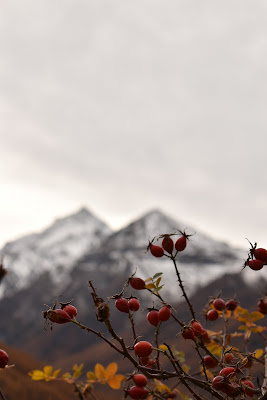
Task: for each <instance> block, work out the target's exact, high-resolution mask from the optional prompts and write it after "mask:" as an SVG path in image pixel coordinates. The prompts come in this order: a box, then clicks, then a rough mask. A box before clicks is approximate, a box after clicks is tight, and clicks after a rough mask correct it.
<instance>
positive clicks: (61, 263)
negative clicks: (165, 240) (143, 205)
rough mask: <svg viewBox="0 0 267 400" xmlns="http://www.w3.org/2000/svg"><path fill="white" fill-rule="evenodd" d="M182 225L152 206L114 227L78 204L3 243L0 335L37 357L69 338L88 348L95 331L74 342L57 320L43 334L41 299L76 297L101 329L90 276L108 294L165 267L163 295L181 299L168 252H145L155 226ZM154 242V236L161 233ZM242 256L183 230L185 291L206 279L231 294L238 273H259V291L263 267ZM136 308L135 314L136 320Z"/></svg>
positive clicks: (142, 295)
mask: <svg viewBox="0 0 267 400" xmlns="http://www.w3.org/2000/svg"><path fill="white" fill-rule="evenodd" d="M185 227H186V225H183V224H182V223H179V222H177V221H175V220H174V219H172V218H171V217H169V216H167V215H166V214H164V213H163V212H161V211H159V210H153V211H150V212H148V213H147V214H145V215H143V216H141V217H140V218H139V219H137V220H136V221H133V222H132V223H130V224H129V225H128V226H126V227H125V228H123V229H121V230H119V231H117V232H115V233H114V232H112V231H111V229H110V228H108V227H107V226H106V225H105V224H104V223H103V222H101V221H99V219H97V218H96V217H94V216H93V215H92V214H91V213H90V212H89V211H87V210H86V209H82V210H80V211H79V212H78V213H76V214H74V215H71V216H69V217H66V218H62V219H59V220H57V221H56V222H55V223H54V224H53V225H52V226H51V227H49V228H47V229H45V230H44V231H43V232H40V233H38V234H33V235H28V236H26V237H24V238H21V239H19V240H16V241H14V242H12V243H9V244H7V245H6V246H5V247H4V248H3V250H2V253H3V254H4V266H5V267H6V268H7V269H8V274H7V277H6V278H4V280H3V287H4V291H3V293H2V299H1V300H0V314H1V315H2V317H3V319H4V320H5V319H6V320H7V319H8V320H9V323H8V324H7V325H6V326H5V329H4V330H1V332H0V340H2V341H5V342H6V343H9V344H11V345H16V346H23V347H24V348H25V349H27V351H29V352H31V353H32V354H34V355H37V356H38V357H41V358H45V357H46V356H47V354H48V353H49V352H50V353H49V354H50V356H54V357H55V354H54V352H53V354H52V353H51V349H55V348H56V347H57V346H58V344H59V343H60V345H62V348H63V347H64V346H68V348H69V346H70V343H73V346H74V349H73V351H75V349H76V347H77V348H79V349H83V348H87V347H88V340H92V341H95V338H89V337H88V336H87V335H85V336H82V338H81V339H80V340H79V343H76V342H73V336H72V335H73V330H72V327H64V338H63V336H62V334H61V330H60V329H59V328H60V327H57V329H55V331H56V332H53V335H50V336H46V337H45V339H44V331H43V320H42V311H44V309H45V306H44V304H49V305H52V303H53V301H54V300H55V298H58V297H59V295H60V294H62V297H60V299H62V301H70V300H71V299H74V300H73V304H74V305H75V306H76V307H77V308H78V310H79V320H81V321H83V323H84V324H85V325H86V324H87V325H88V326H89V325H90V327H91V328H93V329H100V330H101V329H102V328H101V327H99V322H97V321H96V319H95V310H94V307H93V304H92V299H91V298H90V297H91V296H90V291H89V290H88V280H91V281H93V283H94V286H95V287H96V288H97V293H98V295H99V296H101V297H103V298H105V299H107V298H108V297H110V296H112V295H114V294H116V293H120V292H121V290H122V287H123V284H124V283H125V281H126V280H127V279H128V278H129V276H130V275H131V274H133V273H134V272H135V271H136V274H137V276H139V277H142V278H147V277H150V276H152V275H154V274H155V273H156V272H163V276H162V283H163V284H164V286H163V289H162V291H161V295H162V297H163V298H164V300H165V301H168V302H170V303H171V304H174V305H177V303H179V305H178V307H180V306H181V303H180V302H181V300H182V298H181V290H180V288H179V286H178V283H177V277H176V274H175V270H174V266H173V264H172V262H171V260H170V259H169V258H167V257H162V258H160V259H158V258H155V257H153V256H152V255H151V254H150V251H147V252H146V247H147V244H148V241H149V239H150V240H151V239H152V238H154V237H155V236H158V235H160V234H166V233H173V232H178V231H179V230H181V231H184V229H185ZM186 232H187V234H193V233H195V229H193V228H192V227H188V228H186ZM155 243H156V244H160V240H159V241H157V240H156V241H155ZM244 259H246V251H245V250H242V249H237V248H232V247H230V246H229V245H227V244H226V243H224V242H219V241H215V240H214V239H212V238H210V237H209V236H207V235H205V234H203V233H201V232H196V234H194V235H193V236H192V237H190V238H189V241H188V245H187V247H186V249H185V250H184V251H183V252H181V253H180V254H179V256H178V259H177V264H178V268H179V272H180V274H181V278H182V280H183V282H184V286H185V288H186V292H187V294H188V295H189V296H190V297H191V296H193V295H194V293H196V292H198V291H199V290H198V289H199V288H200V287H202V289H201V290H202V291H203V290H204V291H205V287H207V285H211V284H212V283H214V285H215V286H216V292H215V293H213V294H212V293H211V290H210V289H209V291H208V293H209V295H214V296H216V295H217V294H218V291H220V290H223V291H225V289H228V292H229V294H227V295H228V296H234V295H235V293H238V291H239V289H240V287H241V286H242V285H243V284H242V282H244V280H246V281H247V282H249V283H252V282H253V280H254V282H255V278H256V279H259V278H260V280H261V282H259V283H258V285H257V286H256V285H254V288H255V287H257V288H258V289H259V296H261V295H263V291H262V289H260V287H264V285H265V287H266V269H265V268H266V267H264V268H263V269H264V271H262V270H261V271H252V270H250V269H249V268H246V269H245V270H244V271H242V273H241V269H242V264H243V262H244ZM226 274H228V276H229V274H230V276H233V279H232V281H231V285H229V278H228V283H227V288H224V287H223V286H220V287H219V289H218V284H219V282H221V283H220V284H219V285H223V284H224V283H222V282H224V279H223V277H224V276H226ZM215 280H216V282H214V281H215ZM244 285H245V283H244ZM244 285H243V286H244ZM237 286H238V287H237ZM245 286H246V285H245ZM246 287H247V286H246ZM230 289H231V290H230ZM246 291H247V289H246ZM131 293H132V294H134V295H135V293H134V290H133V289H132V288H131V287H129V288H128V289H127V294H128V295H130V294H131ZM3 294H4V296H3ZM138 297H139V299H140V301H141V302H142V304H143V307H144V309H145V308H146V307H151V306H152V302H153V300H154V299H151V296H150V294H149V293H148V292H147V291H140V292H138ZM109 302H110V308H111V318H112V323H113V324H114V325H115V326H116V327H117V328H118V329H123V328H124V322H123V321H122V319H121V316H120V315H119V314H118V313H116V309H114V300H109ZM141 314H142V313H140V315H139V316H138V315H137V317H136V319H137V320H138V318H141ZM125 321H126V322H127V318H126V319H125ZM18 326H19V327H20V335H19V337H18V333H17V327H18ZM29 327H30V329H29ZM89 336H90V335H89ZM63 342H64V343H65V345H64V343H63ZM76 350H77V349H76ZM61 355H62V354H61Z"/></svg>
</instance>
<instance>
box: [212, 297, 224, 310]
mask: <svg viewBox="0 0 267 400" xmlns="http://www.w3.org/2000/svg"><path fill="white" fill-rule="evenodd" d="M212 304H213V306H214V308H215V309H216V310H218V311H222V310H224V309H225V302H224V301H223V300H222V299H215V300H213V303H212Z"/></svg>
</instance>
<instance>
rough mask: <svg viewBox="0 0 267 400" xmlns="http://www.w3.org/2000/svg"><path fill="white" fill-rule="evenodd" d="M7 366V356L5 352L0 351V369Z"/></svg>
mask: <svg viewBox="0 0 267 400" xmlns="http://www.w3.org/2000/svg"><path fill="white" fill-rule="evenodd" d="M7 364H8V354H7V353H6V352H5V350H2V349H0V368H5V366H6V365H7Z"/></svg>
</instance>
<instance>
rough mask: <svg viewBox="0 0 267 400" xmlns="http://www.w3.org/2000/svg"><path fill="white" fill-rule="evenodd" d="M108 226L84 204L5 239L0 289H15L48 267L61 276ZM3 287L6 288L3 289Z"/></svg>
mask: <svg viewBox="0 0 267 400" xmlns="http://www.w3.org/2000/svg"><path fill="white" fill-rule="evenodd" d="M111 233H112V230H111V229H110V228H109V227H108V226H107V225H106V224H105V223H104V222H102V221H101V220H100V219H99V218H97V217H96V216H94V215H93V214H92V213H91V212H90V211H89V210H88V209H87V208H85V207H82V208H80V209H79V210H78V211H77V212H76V213H74V214H71V215H68V216H65V217H62V218H58V219H56V220H55V221H54V222H53V223H52V224H51V225H50V226H49V227H48V228H46V229H44V230H43V231H41V232H39V233H36V234H32V235H27V236H25V237H22V238H20V239H18V240H15V241H13V242H9V243H8V244H6V245H5V246H4V248H3V249H2V250H1V253H2V254H3V255H4V259H5V267H6V268H7V269H8V271H9V274H8V276H7V278H6V279H5V281H4V283H3V285H2V287H1V292H3V291H6V292H7V291H8V290H7V289H8V288H10V291H11V292H12V290H16V289H19V288H22V287H25V286H27V285H29V284H30V283H31V280H32V279H35V278H36V277H37V276H39V275H41V274H42V273H44V272H45V271H48V272H49V273H50V274H51V275H52V276H53V278H54V279H55V280H62V281H63V280H64V279H65V278H66V277H68V271H70V269H71V268H72V266H73V264H74V263H76V262H77V260H78V259H80V258H81V257H83V255H84V254H85V253H87V252H88V251H91V250H92V249H95V248H98V247H99V246H100V245H101V243H102V241H103V240H104V239H105V238H106V236H108V235H110V234H111ZM4 287H6V288H7V289H5V288H4Z"/></svg>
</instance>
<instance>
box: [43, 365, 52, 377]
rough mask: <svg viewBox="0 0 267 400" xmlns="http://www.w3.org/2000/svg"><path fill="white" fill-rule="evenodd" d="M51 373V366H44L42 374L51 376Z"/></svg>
mask: <svg viewBox="0 0 267 400" xmlns="http://www.w3.org/2000/svg"><path fill="white" fill-rule="evenodd" d="M52 371H53V367H52V366H51V365H46V366H45V367H44V373H45V375H47V376H51V374H52Z"/></svg>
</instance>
